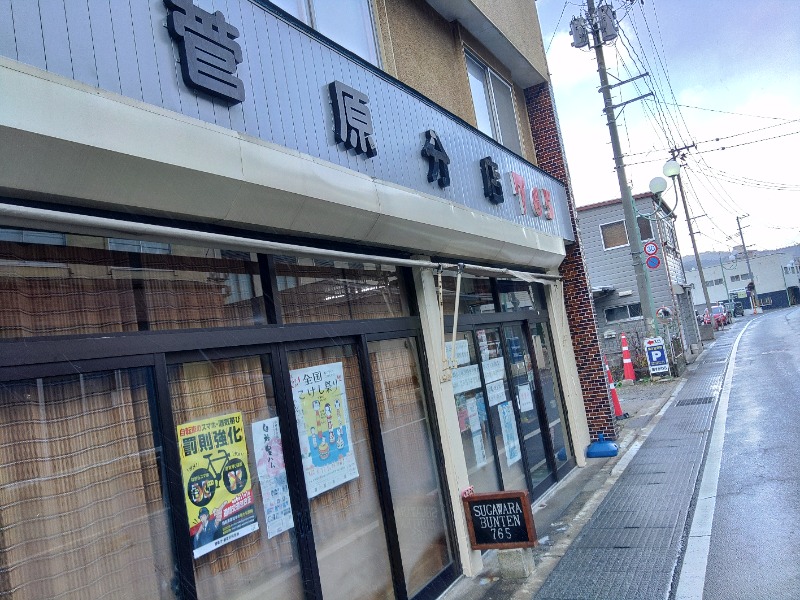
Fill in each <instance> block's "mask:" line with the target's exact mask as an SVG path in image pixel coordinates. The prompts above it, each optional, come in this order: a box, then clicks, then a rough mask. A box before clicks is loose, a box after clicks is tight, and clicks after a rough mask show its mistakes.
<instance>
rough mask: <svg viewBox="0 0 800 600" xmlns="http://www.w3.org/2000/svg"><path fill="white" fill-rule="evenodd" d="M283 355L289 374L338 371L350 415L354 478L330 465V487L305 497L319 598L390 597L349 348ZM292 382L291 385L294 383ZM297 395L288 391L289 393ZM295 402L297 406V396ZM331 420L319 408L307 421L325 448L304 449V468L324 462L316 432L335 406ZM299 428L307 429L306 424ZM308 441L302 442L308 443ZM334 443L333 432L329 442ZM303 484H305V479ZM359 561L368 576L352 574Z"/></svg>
mask: <svg viewBox="0 0 800 600" xmlns="http://www.w3.org/2000/svg"><path fill="white" fill-rule="evenodd" d="M288 357H289V369H290V372H291V371H294V372H299V371H300V370H305V369H309V368H311V367H322V368H328V367H330V369H333V370H338V369H341V372H342V373H343V379H344V381H343V382H341V383H342V385H343V386H344V393H345V394H346V401H347V406H348V409H349V415H348V417H349V418H348V419H346V420H349V423H350V427H351V432H350V436H349V438H348V442H349V443H351V444H352V452H353V453H354V455H355V461H356V466H357V472H358V473H357V477H355V478H354V479H352V478H350V477H351V474H347V475H344V476H340V474H339V473H338V472H337V471H336V470H335V469H333V470H328V471H329V473H328V475H327V478H328V480H329V481H330V482H331V483H332V484H333V487H330V489H328V490H327V491H323V492H321V493H319V494H317V495H314V496H313V497H312V498H310V500H309V502H310V504H311V523H312V526H313V529H314V544H315V546H316V551H317V563H318V565H319V572H320V579H321V581H322V592H323V596H324V597H325V600H330V599H333V600H337V599H342V600H350V599H364V600H372V599H376V600H377V599H381V600H383V599H387V598H393V597H394V588H393V586H392V579H391V571H390V567H389V557H388V549H387V545H386V533H385V529H384V526H383V516H382V513H381V506H380V501H379V498H378V489H377V484H376V479H375V471H374V468H373V462H372V451H371V448H370V441H369V434H368V430H367V415H366V410H365V407H364V394H363V391H362V385H361V374H360V371H359V367H358V358H357V357H356V356H355V354H354V352H353V348H352V346H336V347H330V348H316V349H311V350H301V351H296V352H290V353H289V355H288ZM330 369H329V370H330ZM306 374H309V373H308V372H307V371H305V372H304V373H303V375H306ZM312 377H313V375H312ZM292 383H293V385H294V383H295V382H294V381H293V382H292ZM323 389H324V387H323ZM297 395H298V394H296V393H293V396H297ZM294 402H295V409H296V410H297V403H298V398H297V397H295V398H294ZM301 406H302V403H301ZM298 415H300V413H298ZM330 419H331V420H332V422H331V424H330V425H329V424H328V423H327V420H328V416H327V415H326V414H325V413H324V408H323V412H322V413H321V414H320V425H319V427H316V425H314V424H313V423H312V424H311V426H313V427H315V431H314V432H313V434H314V435H315V438H314V439H318V444H319V445H320V446H321V445H323V444H325V445H327V448H326V449H325V450H324V451H320V450H319V446H318V447H317V452H316V453H314V451H313V450H312V449H311V448H310V447H309V448H308V450H310V454H309V456H308V457H307V458H306V457H304V464H306V465H307V466H310V465H316V464H317V463H314V459H315V457H316V459H317V460H318V461H319V460H321V461H323V462H325V461H327V460H328V458H329V457H330V455H331V453H332V452H333V450H332V447H331V446H330V442H329V439H330V438H329V437H328V436H327V435H323V436H318V434H319V432H320V431H323V432H326V433H329V432H331V431H333V430H335V429H337V425H336V419H337V417H336V414H335V408H334V412H332V413H331V415H330ZM298 426H300V424H298ZM302 426H303V427H304V428H305V429H310V428H309V427H307V424H305V423H304V424H303V425H302ZM313 441H314V440H313V439H312V441H311V442H307V443H309V444H313ZM337 441H338V438H337V437H336V434H334V444H336V442H337ZM334 447H335V446H334ZM306 482H307V485H308V482H309V478H308V477H306ZM363 565H369V567H368V570H369V575H368V576H357V575H355V574H354V573H355V569H356V568H357V567H361V566H363Z"/></svg>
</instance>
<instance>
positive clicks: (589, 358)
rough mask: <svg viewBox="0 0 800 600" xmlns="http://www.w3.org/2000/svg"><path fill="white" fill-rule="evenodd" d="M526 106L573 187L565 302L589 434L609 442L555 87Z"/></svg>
mask: <svg viewBox="0 0 800 600" xmlns="http://www.w3.org/2000/svg"><path fill="white" fill-rule="evenodd" d="M525 105H526V108H527V110H528V120H529V122H530V125H531V134H532V135H533V144H534V147H535V149H536V160H537V163H538V165H539V168H540V169H542V170H543V171H546V172H547V173H549V174H550V175H552V176H553V177H555V178H556V179H559V180H560V181H562V182H564V184H565V185H566V186H567V199H568V202H569V214H570V220H571V221H572V230H573V231H574V232H575V240H576V241H575V243H574V244H569V245H567V256H566V258H565V259H564V262H562V263H561V267H560V268H559V272H560V274H561V276H562V277H563V278H564V298H565V302H566V305H567V306H566V309H567V316H568V318H569V323H570V334H571V335H572V346H573V348H574V350H575V360H576V361H577V363H578V377H579V378H580V384H581V390H582V391H583V402H584V406H585V407H586V419H587V421H588V423H589V433H590V435H591V437H592V439H593V440H596V439H597V434H598V433H602V434H603V435H604V436H605V437H606V439H616V438H617V428H616V422H615V420H614V412H613V408H612V405H611V399H610V397H609V392H608V386H607V385H606V379H605V372H604V370H603V363H602V359H601V357H600V344H599V341H598V335H597V325H596V321H595V315H594V305H593V303H592V290H591V286H590V285H589V278H588V276H587V271H586V262H585V260H584V257H583V251H582V248H581V238H580V231H579V230H578V221H577V218H576V211H575V204H574V201H573V199H572V187H571V185H570V179H569V169H568V168H567V161H566V157H565V156H564V144H563V141H562V139H561V131H560V128H559V126H558V116H557V114H556V110H555V102H554V99H553V93H552V89H551V87H550V84H549V83H547V82H545V83H542V84H539V85H536V86H533V87H530V88H528V89H527V90H525ZM576 450H578V451H579V449H576Z"/></svg>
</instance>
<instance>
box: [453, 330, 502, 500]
mask: <svg viewBox="0 0 800 600" xmlns="http://www.w3.org/2000/svg"><path fill="white" fill-rule="evenodd" d="M447 347H448V349H449V350H448V352H453V347H452V343H451V342H448V343H447ZM455 355H456V357H457V362H458V367H457V368H455V369H453V394H454V396H455V403H456V411H457V412H458V425H459V428H460V430H461V443H462V445H463V448H464V458H465V459H466V461H467V470H468V473H469V483H470V485H471V486H473V487H474V488H475V491H476V492H496V491H498V490H500V478H499V474H498V472H497V466H496V464H495V460H494V450H493V447H492V441H491V434H490V433H489V422H488V415H487V412H486V401H485V396H484V391H483V388H482V386H481V376H480V366H479V364H478V362H479V361H478V357H477V355H476V353H475V344H474V343H473V341H472V333H469V332H466V333H458V334H457V336H456V344H455Z"/></svg>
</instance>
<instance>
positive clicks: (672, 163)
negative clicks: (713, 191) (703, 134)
mask: <svg viewBox="0 0 800 600" xmlns="http://www.w3.org/2000/svg"><path fill="white" fill-rule="evenodd" d="M663 171H664V175H666V176H667V177H669V178H671V179H672V184H673V185H675V179H677V180H678V187H677V188H676V189H675V197H676V202H677V196H678V189H680V191H681V200H682V201H683V211H684V212H685V213H686V223H687V224H688V225H689V237H690V238H691V239H692V249H694V260H695V261H696V262H697V273H698V274H699V275H700V285H701V286H702V288H703V298H704V300H705V301H706V311H708V318H709V319H711V324H712V325H713V323H714V321H713V320H714V313H713V312H712V311H711V299H710V298H709V296H708V286H706V278H705V275H703V265H702V264H700V253H699V252H698V251H697V242H695V239H694V229H692V218H691V217H690V216H689V208H688V206H687V205H686V194H685V193H684V191H683V182H682V181H681V165H680V164H679V163H678V161H677V160H675V159H674V158H673V159H671V160H668V161H667V162H666V163H665V164H664V169H663ZM712 337H713V333H712Z"/></svg>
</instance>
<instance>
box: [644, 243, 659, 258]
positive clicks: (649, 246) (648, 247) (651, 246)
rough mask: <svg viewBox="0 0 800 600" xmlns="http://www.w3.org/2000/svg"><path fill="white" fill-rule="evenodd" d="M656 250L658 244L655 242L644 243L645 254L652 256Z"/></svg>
mask: <svg viewBox="0 0 800 600" xmlns="http://www.w3.org/2000/svg"><path fill="white" fill-rule="evenodd" d="M656 252H658V244H656V243H655V242H646V243H645V245H644V253H645V254H647V256H653V254H655V253H656Z"/></svg>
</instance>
